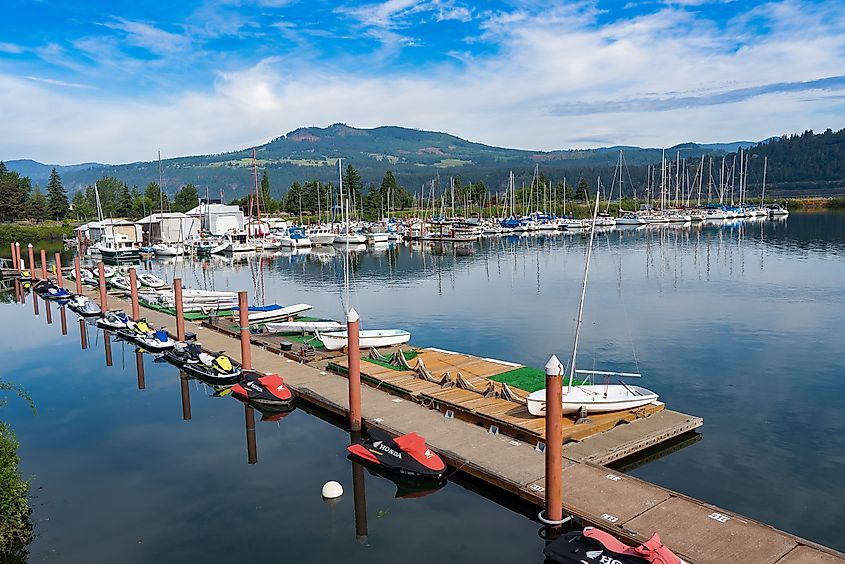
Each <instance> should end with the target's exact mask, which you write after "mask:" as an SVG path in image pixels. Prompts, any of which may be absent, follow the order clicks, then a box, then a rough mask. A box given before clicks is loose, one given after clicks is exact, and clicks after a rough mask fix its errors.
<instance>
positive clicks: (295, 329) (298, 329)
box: [265, 321, 343, 333]
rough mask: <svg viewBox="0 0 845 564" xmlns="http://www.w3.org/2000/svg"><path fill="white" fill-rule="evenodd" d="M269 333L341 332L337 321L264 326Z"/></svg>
mask: <svg viewBox="0 0 845 564" xmlns="http://www.w3.org/2000/svg"><path fill="white" fill-rule="evenodd" d="M265 327H266V328H267V330H268V331H270V332H271V333H316V332H317V331H343V324H342V323H338V322H337V321H282V322H278V323H268V324H266V325H265Z"/></svg>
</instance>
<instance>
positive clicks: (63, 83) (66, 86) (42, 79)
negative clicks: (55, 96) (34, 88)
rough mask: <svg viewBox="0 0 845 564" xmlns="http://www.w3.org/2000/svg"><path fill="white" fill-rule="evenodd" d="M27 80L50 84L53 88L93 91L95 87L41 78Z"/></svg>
mask: <svg viewBox="0 0 845 564" xmlns="http://www.w3.org/2000/svg"><path fill="white" fill-rule="evenodd" d="M24 78H25V79H27V80H34V81H35V82H42V83H44V84H50V85H52V86H62V87H65V88H83V89H93V88H95V87H94V86H91V85H90V84H82V83H79V82H66V81H64V80H56V79H53V78H42V77H40V76H25V77H24Z"/></svg>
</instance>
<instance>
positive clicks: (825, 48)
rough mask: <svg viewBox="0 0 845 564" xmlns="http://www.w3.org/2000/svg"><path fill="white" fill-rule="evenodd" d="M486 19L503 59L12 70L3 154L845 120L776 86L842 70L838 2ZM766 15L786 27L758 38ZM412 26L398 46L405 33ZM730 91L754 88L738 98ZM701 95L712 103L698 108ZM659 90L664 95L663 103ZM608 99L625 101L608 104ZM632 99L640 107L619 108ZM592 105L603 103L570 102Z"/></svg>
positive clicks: (723, 135) (541, 139)
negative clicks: (102, 74) (342, 136)
mask: <svg viewBox="0 0 845 564" xmlns="http://www.w3.org/2000/svg"><path fill="white" fill-rule="evenodd" d="M416 5H417V4H414V3H411V2H408V1H404V2H398V3H397V2H394V3H391V4H389V5H384V4H379V5H378V6H375V7H372V11H371V15H372V14H374V15H372V18H374V19H373V20H372V21H388V20H390V21H395V20H394V19H392V18H395V14H397V13H400V12H401V10H407V9H413V8H414V6H416ZM391 14H392V15H391ZM362 17H363V16H362ZM476 17H479V18H482V17H483V18H487V20H486V21H487V23H486V24H485V30H486V32H487V33H488V34H490V35H498V37H500V38H501V40H502V41H501V43H500V44H499V46H498V51H497V52H496V54H495V55H489V56H486V57H485V56H477V55H476V56H460V55H459V54H454V55H453V56H456V57H459V58H460V59H461V60H462V61H464V63H462V64H460V63H454V62H450V63H448V64H444V65H443V66H441V67H438V68H427V69H425V71H419V72H409V71H403V72H402V73H392V74H390V75H387V76H385V75H384V74H383V71H381V70H372V69H373V67H368V66H367V64H366V61H361V60H358V61H357V62H358V63H360V64H356V65H355V66H347V67H338V66H336V65H335V66H332V65H329V64H325V63H322V62H318V61H314V60H311V59H309V58H307V57H293V56H291V57H284V58H281V57H270V58H267V59H265V60H263V61H261V62H260V63H258V64H256V65H252V66H251V67H248V68H246V69H245V70H238V71H231V70H229V71H226V72H219V73H217V74H216V79H215V81H214V84H213V86H212V87H211V88H205V89H204V88H200V87H193V88H187V89H184V90H181V91H174V92H173V93H172V95H170V96H168V97H167V98H165V99H153V98H149V97H148V98H134V97H133V98H129V97H128V96H127V97H126V98H123V99H120V98H115V97H114V96H113V95H111V96H107V95H106V94H103V93H101V92H99V91H97V92H88V91H76V92H72V91H70V90H65V91H56V90H55V89H54V88H50V87H48V86H47V85H41V84H37V83H35V82H33V81H31V80H22V79H20V78H18V77H14V76H10V75H0V92H3V94H2V98H3V106H4V115H5V116H8V117H5V118H4V130H5V131H7V132H8V134H7V135H6V136H4V139H0V158H3V159H10V158H18V157H32V158H36V159H38V160H41V161H45V162H62V163H67V162H79V161H88V160H96V161H106V162H125V161H134V160H139V159H146V158H151V155H152V153H153V150H154V148H156V147H162V149H163V151H164V153H165V155H169V156H177V155H185V154H200V153H216V152H220V151H225V150H231V149H236V148H242V147H248V146H251V145H253V144H257V143H262V142H265V141H267V140H269V139H272V138H274V137H276V136H278V135H280V134H282V133H285V132H287V131H289V130H291V129H295V128H297V127H300V126H304V125H328V124H330V123H333V122H338V121H341V122H345V123H348V124H350V125H354V126H359V127H374V126H378V125H383V124H394V125H402V126H408V127H417V128H422V129H434V130H440V131H448V132H450V133H454V134H457V135H460V136H463V137H466V138H469V139H471V140H474V141H480V142H484V143H490V144H495V145H503V146H509V147H521V148H527V149H560V148H569V147H585V146H595V145H596V144H610V143H624V144H637V145H645V146H661V145H671V144H674V143H677V142H682V141H700V142H711V141H730V140H736V139H752V140H754V139H763V138H766V137H768V136H771V135H776V134H780V133H783V132H793V131H802V130H804V129H806V128H813V129H824V128H827V127H833V128H838V127H843V126H845V123H843V121H845V103H843V100H842V97H841V96H837V94H839V95H841V94H842V90H843V89H842V88H839V89H838V90H837V89H836V88H834V87H835V86H836V84H833V86H831V87H829V88H828V89H827V90H814V91H810V90H807V89H805V90H800V89H798V90H790V89H789V88H786V87H769V86H768V85H782V84H787V83H800V82H806V81H818V80H819V79H821V78H825V77H836V76H840V75H842V74H843V72H842V69H845V33H844V32H845V23H843V16H842V15H841V14H839V13H838V12H837V11H836V10H835V9H833V8H832V7H828V6H817V5H813V6H810V5H804V4H801V3H799V2H797V1H792V0H790V1H788V2H786V3H777V4H767V5H763V6H761V7H758V8H755V9H752V10H751V11H750V12H749V13H748V14H746V15H744V16H742V17H738V18H735V19H734V20H731V21H730V22H728V23H727V24H726V25H724V26H717V25H715V24H712V23H708V22H707V21H701V20H699V19H696V18H694V17H693V16H692V15H691V14H690V13H689V12H687V11H685V10H683V9H680V8H677V7H665V8H663V9H661V10H660V11H658V12H657V13H654V14H651V15H645V16H640V17H638V18H633V19H627V20H624V21H619V22H616V23H612V24H607V25H598V23H597V21H598V20H597V14H596V12H595V11H594V9H593V8H592V7H591V5H589V4H582V5H578V6H576V7H574V8H573V7H569V8H561V9H557V10H546V11H544V12H542V13H537V12H532V11H531V10H528V9H526V10H523V11H520V12H518V13H515V14H513V13H512V14H490V13H488V14H476ZM756 26H763V27H765V28H767V29H769V30H771V32H770V33H768V34H767V35H765V36H762V37H758V36H756V35H755V33H754V29H755V27H756ZM373 29H379V30H381V31H382V32H385V33H392V32H394V31H393V30H392V29H389V26H387V27H385V26H382V27H379V28H373ZM505 30H506V31H507V33H503V31H505ZM562 30H565V31H562ZM397 35H398V38H393V41H400V42H401V41H403V39H402V35H401V33H398V32H397ZM388 40H389V38H386V39H385V41H388ZM61 54H62V53H61V52H60V51H59V52H56V53H53V55H54V56H60V55H61ZM454 60H455V59H452V61H454ZM834 82H835V81H834ZM749 88H759V90H753V91H749V90H747V89H749ZM731 92H734V93H736V92H740V93H742V94H743V95H741V96H736V95H735V96H733V97H731V96H730V95H727V96H725V93H731ZM702 96H712V97H714V98H713V99H712V100H711V101H712V102H713V103H711V104H688V103H683V98H690V97H693V98H694V97H702ZM651 99H655V100H659V101H660V104H655V105H654V106H653V107H651V106H649V104H648V102H649V100H651ZM675 99H678V101H677V103H675V104H673V103H672V101H673V100H675ZM139 100H142V101H139ZM667 100H668V101H669V102H667ZM602 101H608V106H607V108H608V110H613V111H607V112H604V111H602V108H601V106H600V104H601V102H602ZM625 101H635V102H636V103H637V104H639V105H628V106H623V105H620V103H621V102H625ZM611 102H612V103H613V104H611ZM578 104H590V105H591V107H590V111H589V112H578V111H567V112H563V113H562V114H561V112H558V113H556V112H555V109H556V108H558V109H559V108H560V107H562V105H566V107H569V108H574V109H575V110H577V107H578ZM614 104H615V105H614ZM56 132H65V133H66V134H63V135H57V134H56ZM11 140H13V141H11Z"/></svg>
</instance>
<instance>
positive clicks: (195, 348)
mask: <svg viewBox="0 0 845 564" xmlns="http://www.w3.org/2000/svg"><path fill="white" fill-rule="evenodd" d="M164 358H165V359H167V360H168V361H169V362H170V363H171V364H174V365H175V366H178V367H179V368H181V369H182V370H184V371H185V372H186V373H187V374H189V375H190V376H193V377H195V378H197V379H199V380H202V381H204V382H209V383H214V384H234V383H236V382H239V381H240V380H241V368H240V367H239V366H235V365H234V363H233V362H232V359H230V358H229V357H228V356H226V355H225V354H222V353H220V354H217V355H212V354H209V353H207V352H205V351H203V350H202V347H201V346H200V345H199V343H185V342H181V341H180V342H177V343H175V344H174V346H173V348H172V349H171V350H169V351H167V352H166V353H164Z"/></svg>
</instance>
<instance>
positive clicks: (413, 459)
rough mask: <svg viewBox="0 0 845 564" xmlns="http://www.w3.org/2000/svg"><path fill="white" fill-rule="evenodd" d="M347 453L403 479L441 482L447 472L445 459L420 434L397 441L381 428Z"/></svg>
mask: <svg viewBox="0 0 845 564" xmlns="http://www.w3.org/2000/svg"><path fill="white" fill-rule="evenodd" d="M346 450H347V451H349V454H350V456H352V457H354V458H356V459H358V460H360V461H361V462H363V463H364V464H370V465H373V466H374V467H376V468H378V469H380V470H383V471H385V472H392V473H394V474H399V475H401V476H406V477H413V478H417V479H426V480H439V479H442V478H443V476H444V473H445V472H446V464H445V463H444V462H443V460H441V458H440V457H439V456H437V454H435V453H434V452H433V451H432V450H431V449H430V448H428V445H426V444H425V439H424V438H422V437H421V436H419V435H418V434H416V433H409V434H407V435H402V436H399V437H396V438H395V439H394V438H393V437H391V436H390V435H389V434H388V433H386V432H385V431H382V430H381V429H370V430H369V431H367V433H366V435H365V436H364V438H362V439H361V440H360V441H359V442H358V443H356V444H354V445H350V446H348V447H346Z"/></svg>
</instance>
